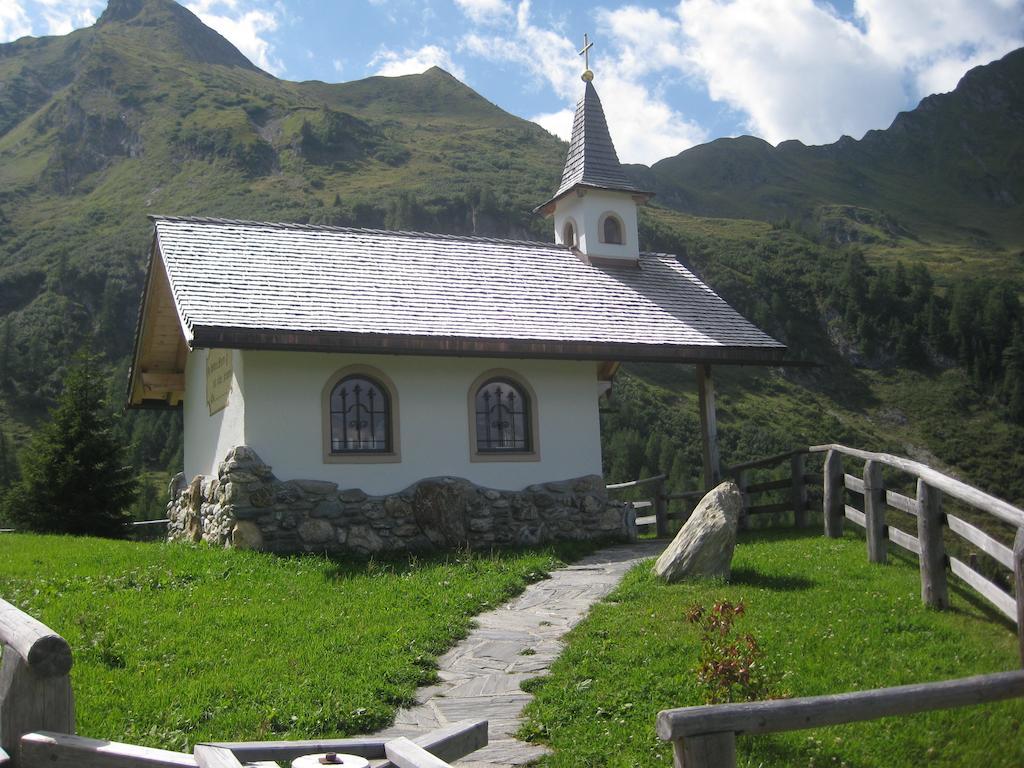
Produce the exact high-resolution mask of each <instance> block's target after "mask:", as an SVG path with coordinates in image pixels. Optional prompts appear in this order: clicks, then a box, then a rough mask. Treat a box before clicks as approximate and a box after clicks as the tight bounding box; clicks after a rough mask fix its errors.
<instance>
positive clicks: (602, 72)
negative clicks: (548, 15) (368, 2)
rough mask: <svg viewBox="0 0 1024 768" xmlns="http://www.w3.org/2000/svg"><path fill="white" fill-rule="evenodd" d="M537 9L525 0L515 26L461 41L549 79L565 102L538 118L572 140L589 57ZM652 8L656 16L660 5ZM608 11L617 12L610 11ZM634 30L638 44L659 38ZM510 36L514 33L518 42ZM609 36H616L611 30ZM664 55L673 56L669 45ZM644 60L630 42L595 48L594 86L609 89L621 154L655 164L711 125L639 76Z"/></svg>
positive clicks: (606, 99)
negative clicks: (540, 18) (536, 17)
mask: <svg viewBox="0 0 1024 768" xmlns="http://www.w3.org/2000/svg"><path fill="white" fill-rule="evenodd" d="M531 10H532V9H531V5H530V2H529V0H521V2H520V3H519V6H518V7H517V9H516V15H515V20H514V23H510V28H509V29H508V30H504V29H503V30H502V33H501V34H500V35H495V36H492V37H483V36H481V35H478V34H470V35H467V36H466V37H465V38H463V40H462V47H463V49H464V50H466V51H468V52H470V53H472V54H474V55H476V56H480V57H482V58H487V59H490V60H498V61H511V62H514V63H515V64H516V65H518V66H521V67H523V68H524V69H525V70H526V71H528V72H530V73H531V74H532V75H533V77H534V78H535V80H536V81H539V82H546V83H547V84H548V86H549V87H550V88H551V89H552V90H553V91H554V92H555V93H556V94H557V95H558V97H559V98H560V99H562V100H563V101H564V102H565V104H566V107H565V108H563V109H561V110H557V111H554V112H549V113H544V114H539V115H536V116H535V117H533V118H531V119H532V120H533V121H534V122H536V123H538V124H540V125H541V126H543V127H544V128H546V129H547V130H549V131H551V132H552V133H554V134H556V135H558V136H561V137H562V138H566V139H567V138H568V137H569V135H570V134H571V132H572V115H573V110H572V109H571V108H570V107H569V105H574V104H575V103H576V100H577V99H578V98H579V97H580V95H581V94H582V92H583V84H582V83H581V82H580V74H581V73H582V71H583V62H582V60H581V59H580V58H579V57H578V56H577V55H576V51H577V47H576V44H575V43H573V42H572V41H571V40H569V39H568V38H567V37H565V36H564V35H562V34H561V33H560V32H558V31H556V30H553V29H548V28H545V27H542V26H539V25H537V24H536V23H535V22H534V21H533V19H532V13H531ZM650 13H653V14H655V15H657V13H656V12H650ZM603 16H605V18H611V17H610V16H608V15H606V14H604V15H603ZM633 18H634V20H636V21H638V22H643V23H644V24H648V23H650V22H651V21H654V19H653V17H651V16H650V15H649V14H647V13H646V12H642V11H638V12H637V13H636V14H633ZM616 23H617V24H619V25H620V26H622V27H625V28H629V19H628V18H626V17H624V16H619V17H616ZM602 26H605V25H604V24H602ZM648 31H652V30H648ZM630 34H633V35H634V37H635V39H636V42H637V46H639V45H640V44H645V45H647V44H650V43H651V40H652V39H653V37H646V38H645V32H644V31H642V30H641V29H636V30H632V31H631V32H630ZM507 35H511V36H512V37H513V39H512V41H511V44H510V41H509V40H508V39H507ZM608 39H612V35H611V34H609V35H608ZM645 41H646V42H645ZM615 42H616V43H618V42H619V41H615ZM654 48H655V49H658V48H659V46H658V45H655V46H654ZM605 50H608V49H605ZM658 55H659V56H662V57H666V58H671V55H670V54H669V52H668V51H667V50H666V51H662V52H661V53H659V54H658ZM598 60H599V61H600V62H601V63H600V66H598V64H597V61H598ZM639 62H640V58H639V52H635V51H634V50H633V48H632V47H630V46H628V41H627V45H626V46H621V50H617V51H613V52H612V53H604V52H602V53H600V54H599V55H598V54H596V53H595V55H594V57H593V59H592V62H591V66H592V68H593V69H594V70H595V71H596V72H597V78H596V80H595V85H596V86H597V87H598V90H599V91H600V93H601V95H602V104H603V106H604V110H605V117H606V118H607V119H608V129H609V130H610V131H611V134H612V139H613V141H614V142H615V149H616V151H617V152H618V155H619V159H620V160H622V161H623V162H626V163H653V162H654V161H656V160H660V159H661V158H663V157H667V156H669V155H675V154H678V153H679V152H682V151H683V150H684V149H686V148H688V147H691V146H693V145H694V144H698V143H700V142H702V141H705V140H706V139H707V133H706V131H704V130H703V129H702V128H701V127H700V126H698V125H697V124H696V123H694V122H692V121H691V120H688V119H687V118H686V117H685V116H684V115H682V114H681V113H679V112H678V111H676V110H674V109H672V107H670V106H669V104H668V102H667V101H666V100H665V99H664V97H663V96H662V95H660V94H659V93H658V92H657V84H656V83H654V84H652V83H648V82H646V81H644V80H642V79H641V78H640V75H641V74H644V73H646V72H647V71H648V70H647V69H645V68H643V67H642V66H641V65H640V63H639Z"/></svg>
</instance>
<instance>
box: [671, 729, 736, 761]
mask: <svg viewBox="0 0 1024 768" xmlns="http://www.w3.org/2000/svg"><path fill="white" fill-rule="evenodd" d="M672 753H673V761H672V765H673V768H736V734H735V733H711V734H708V735H706V736H687V737H686V738H685V739H677V740H676V741H674V742H672Z"/></svg>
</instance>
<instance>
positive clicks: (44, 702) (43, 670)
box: [0, 600, 75, 766]
mask: <svg viewBox="0 0 1024 768" xmlns="http://www.w3.org/2000/svg"><path fill="white" fill-rule="evenodd" d="M0 646H2V648H3V659H0V749H2V750H3V751H4V752H6V753H7V755H8V759H9V764H11V765H13V766H17V765H18V745H19V742H20V740H21V737H22V735H23V734H25V733H29V732H30V731H38V730H52V731H63V732H66V733H74V731H75V705H74V697H73V696H72V694H71V678H70V676H69V674H68V673H69V672H70V671H71V648H70V647H69V646H68V644H67V642H66V641H65V640H64V638H63V637H61V636H60V635H58V634H57V633H56V632H53V631H52V630H51V629H50V628H49V627H47V626H46V625H44V624H42V623H40V622H38V621H36V620H35V619H33V618H32V617H31V616H29V615H28V614H27V613H24V612H22V611H20V610H18V609H17V608H15V607H14V606H13V605H11V604H10V603H8V602H7V601H6V600H0Z"/></svg>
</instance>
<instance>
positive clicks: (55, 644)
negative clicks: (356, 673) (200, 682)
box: [0, 600, 487, 768]
mask: <svg viewBox="0 0 1024 768" xmlns="http://www.w3.org/2000/svg"><path fill="white" fill-rule="evenodd" d="M0 646H2V650H3V658H2V659H0V766H2V768H65V767H67V768H72V767H73V768H243V762H244V763H246V764H247V765H250V766H251V765H259V764H260V763H261V762H262V761H274V760H283V761H291V760H294V759H295V758H296V757H301V756H302V755H308V754H316V753H322V752H334V753H341V754H353V755H358V756H360V757H365V758H366V759H368V760H384V761H385V762H383V763H381V764H380V765H379V766H378V768H449V766H448V763H447V762H445V761H453V760H458V759H459V758H460V757H465V756H466V755H468V754H469V753H471V752H474V751H476V750H477V749H480V748H481V747H484V746H486V745H487V721H486V720H463V721H461V722H458V723H454V724H453V725H450V726H448V727H446V728H442V729H440V730H436V731H431V732H430V733H427V734H424V735H423V736H420V737H419V738H417V739H414V740H411V741H410V740H409V739H383V738H366V739H321V740H316V741H255V742H236V743H223V744H198V745H196V748H195V750H194V753H193V754H191V755H190V754H187V753H185V752H171V751H169V750H166V749H153V748H152V747H141V746H138V745H136V744H122V743H119V742H114V741H102V740H99V739H87V738H84V737H81V736H75V735H74V731H75V709H74V697H73V695H72V692H71V678H70V677H69V674H68V673H69V672H70V671H71V662H72V659H71V648H70V647H68V644H67V642H66V641H65V640H64V638H62V637H61V636H60V635H58V634H56V633H55V632H53V631H52V630H51V629H50V628H49V627H47V626H46V625H44V624H42V623H40V622H39V621H37V620H36V619H34V618H32V617H31V616H29V615H28V614H27V613H24V612H23V611H20V610H18V609H17V608H15V607H14V606H13V605H11V604H10V603H8V602H6V601H5V600H0ZM272 767H273V768H276V763H273V762H270V763H268V764H264V765H263V766H262V768H272Z"/></svg>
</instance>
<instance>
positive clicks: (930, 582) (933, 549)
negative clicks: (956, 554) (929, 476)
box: [917, 479, 949, 610]
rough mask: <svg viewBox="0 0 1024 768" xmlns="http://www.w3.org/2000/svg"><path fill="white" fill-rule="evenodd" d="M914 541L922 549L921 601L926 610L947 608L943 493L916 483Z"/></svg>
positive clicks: (919, 482) (923, 483)
mask: <svg viewBox="0 0 1024 768" xmlns="http://www.w3.org/2000/svg"><path fill="white" fill-rule="evenodd" d="M917 540H918V542H919V543H920V545H921V557H920V563H921V601H922V602H923V603H924V604H925V605H927V606H928V607H929V608H938V609H940V610H944V609H946V608H949V589H948V587H947V585H946V547H945V545H944V544H943V543H942V491H940V490H939V489H938V488H932V487H931V486H930V485H928V483H926V482H925V481H924V480H920V479H919V480H918V481H917Z"/></svg>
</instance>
